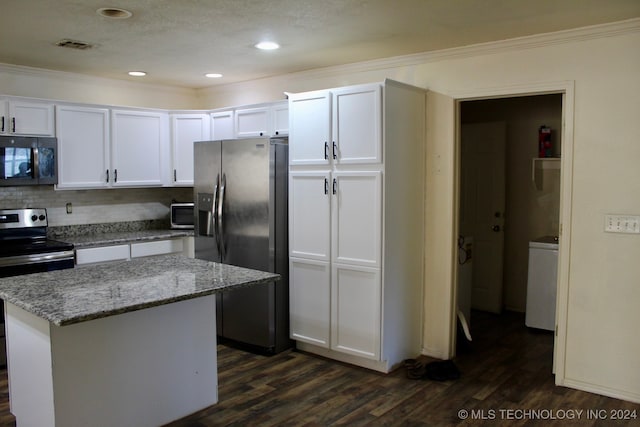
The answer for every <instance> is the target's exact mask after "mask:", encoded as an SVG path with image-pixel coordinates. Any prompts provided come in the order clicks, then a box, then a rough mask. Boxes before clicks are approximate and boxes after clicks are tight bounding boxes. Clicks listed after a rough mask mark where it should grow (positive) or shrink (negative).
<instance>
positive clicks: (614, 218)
mask: <svg viewBox="0 0 640 427" xmlns="http://www.w3.org/2000/svg"><path fill="white" fill-rule="evenodd" d="M604 231H606V232H609V233H632V234H640V215H605V220H604Z"/></svg>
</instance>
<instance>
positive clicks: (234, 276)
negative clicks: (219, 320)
mask: <svg viewBox="0 0 640 427" xmlns="http://www.w3.org/2000/svg"><path fill="white" fill-rule="evenodd" d="M279 278H280V276H279V275H278V274H273V273H267V272H263V271H258V270H251V269H246V268H241V267H235V266H232V265H227V264H219V263H215V262H209V261H204V260H199V259H192V258H187V257H185V256H182V255H166V256H156V257H148V258H140V259H136V260H133V261H123V262H117V263H108V264H97V265H90V266H86V267H82V268H74V269H66V270H57V271H50V272H46V273H35V274H28V275H23V276H15V277H6V278H0V298H2V299H4V300H5V301H8V302H10V303H12V304H14V305H16V306H18V307H20V308H23V309H24V310H27V311H28V312H30V313H33V314H35V315H36V316H38V317H41V318H43V319H45V320H47V321H49V322H51V323H53V324H55V325H58V326H64V325H70V324H74V323H79V322H85V321H89V320H94V319H99V318H102V317H108V316H113V315H116V314H122V313H126V312H129V311H135V310H141V309H144V308H149V307H154V306H159V305H163V304H169V303H173V302H177V301H182V300H187V299H191V298H197V297H201V296H205V295H211V294H214V293H218V292H222V291H226V290H230V289H232V288H235V287H240V286H249V285H256V284H260V283H268V282H271V281H274V280H279Z"/></svg>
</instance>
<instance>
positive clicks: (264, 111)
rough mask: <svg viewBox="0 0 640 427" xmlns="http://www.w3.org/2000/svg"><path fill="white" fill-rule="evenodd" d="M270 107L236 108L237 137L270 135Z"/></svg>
mask: <svg viewBox="0 0 640 427" xmlns="http://www.w3.org/2000/svg"><path fill="white" fill-rule="evenodd" d="M270 118H271V115H270V111H269V108H266V107H265V108H247V109H244V110H236V137H238V138H255V137H260V136H270V131H269V123H270Z"/></svg>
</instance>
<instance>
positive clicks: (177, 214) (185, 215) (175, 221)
mask: <svg viewBox="0 0 640 427" xmlns="http://www.w3.org/2000/svg"><path fill="white" fill-rule="evenodd" d="M193 209H194V203H193V202H185V203H171V228H176V229H186V230H193V220H194V214H193Z"/></svg>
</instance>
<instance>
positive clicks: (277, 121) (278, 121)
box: [271, 102, 289, 136]
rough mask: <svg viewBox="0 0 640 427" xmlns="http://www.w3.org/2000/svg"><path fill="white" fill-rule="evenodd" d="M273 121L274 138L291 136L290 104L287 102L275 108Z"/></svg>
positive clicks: (272, 113)
mask: <svg viewBox="0 0 640 427" xmlns="http://www.w3.org/2000/svg"><path fill="white" fill-rule="evenodd" d="M271 121H272V122H273V131H272V136H285V135H289V104H288V103H287V102H282V103H279V104H276V105H274V106H273V108H272V110H271Z"/></svg>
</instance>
